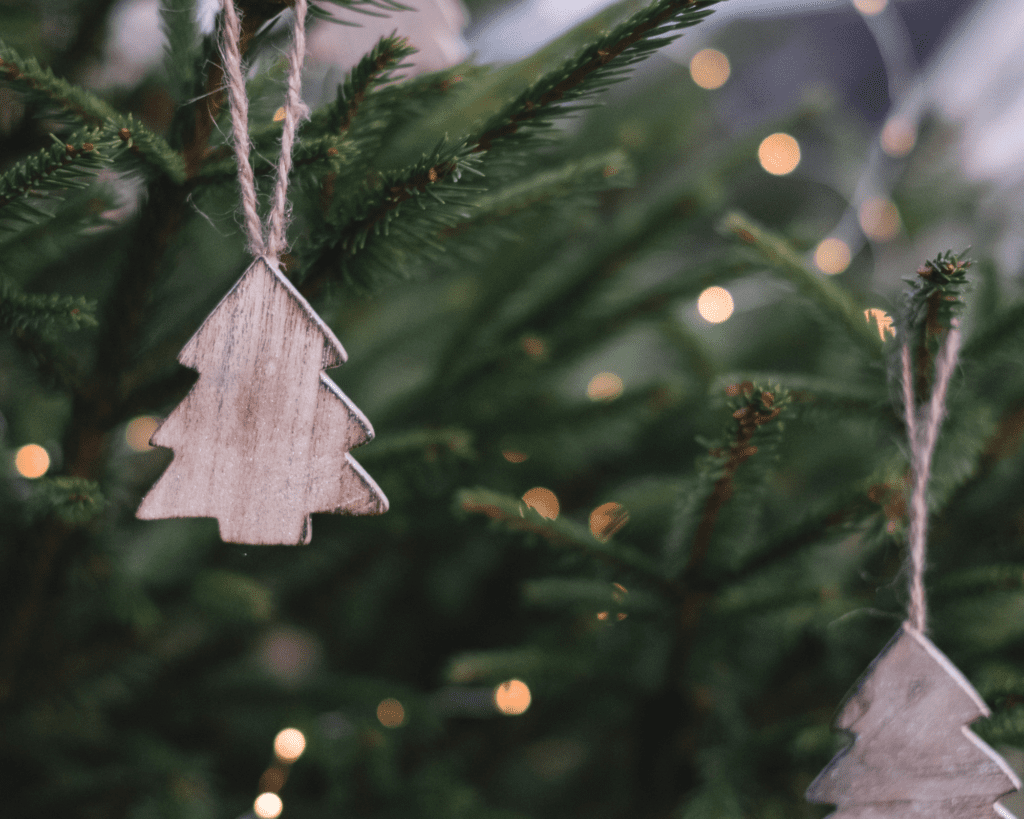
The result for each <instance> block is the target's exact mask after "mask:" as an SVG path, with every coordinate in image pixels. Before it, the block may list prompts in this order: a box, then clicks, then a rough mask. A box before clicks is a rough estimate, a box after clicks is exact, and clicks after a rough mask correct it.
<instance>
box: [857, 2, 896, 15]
mask: <svg viewBox="0 0 1024 819" xmlns="http://www.w3.org/2000/svg"><path fill="white" fill-rule="evenodd" d="M887 5H889V0H853V6H854V8H856V9H857V11H859V12H860V13H861V14H866V15H868V16H869V17H871V16H874V15H875V14H880V13H881V12H882V10H883V9H884V8H885V7H886V6H887Z"/></svg>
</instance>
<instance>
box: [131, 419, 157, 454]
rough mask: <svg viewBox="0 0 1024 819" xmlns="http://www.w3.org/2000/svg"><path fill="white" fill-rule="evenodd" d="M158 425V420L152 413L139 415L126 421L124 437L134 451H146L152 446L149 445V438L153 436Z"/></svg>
mask: <svg viewBox="0 0 1024 819" xmlns="http://www.w3.org/2000/svg"><path fill="white" fill-rule="evenodd" d="M158 426H160V421H159V420H158V419H156V418H154V417H153V416H152V415H140V416H139V417H138V418H133V419H132V420H131V421H129V422H128V426H127V427H125V430H124V439H125V441H127V442H128V446H130V447H131V448H132V449H134V450H135V451H136V452H146V451H147V450H150V449H152V448H153V447H151V446H150V445H149V439H150V438H152V437H153V433H154V432H156V428H157V427H158Z"/></svg>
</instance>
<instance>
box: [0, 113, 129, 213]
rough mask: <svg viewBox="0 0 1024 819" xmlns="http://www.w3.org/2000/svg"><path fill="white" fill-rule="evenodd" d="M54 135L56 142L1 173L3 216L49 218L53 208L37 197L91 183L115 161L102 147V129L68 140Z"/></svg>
mask: <svg viewBox="0 0 1024 819" xmlns="http://www.w3.org/2000/svg"><path fill="white" fill-rule="evenodd" d="M51 139H52V140H53V142H54V144H53V145H50V146H48V147H46V148H42V149H41V150H39V151H38V152H37V153H35V154H33V155H31V156H29V157H27V158H26V159H24V160H22V161H21V162H19V163H17V164H16V165H14V167H12V168H10V169H9V170H8V171H6V172H5V173H4V174H3V175H0V218H3V219H16V220H19V221H22V222H29V223H31V222H34V221H36V220H37V218H39V217H45V218H49V217H50V216H51V214H50V213H49V211H46V210H43V209H41V208H39V207H38V205H36V204H35V200H38V199H39V198H40V197H42V196H45V195H47V194H50V195H53V194H56V193H58V192H61V191H72V190H81V189H82V188H86V187H88V186H89V185H90V184H91V183H92V181H93V180H94V179H95V177H96V174H97V173H99V172H100V171H101V170H102V169H103V168H104V167H106V166H107V165H108V164H109V162H110V161H111V160H110V158H109V156H108V155H105V154H104V153H103V152H101V150H100V148H99V143H100V142H101V140H103V139H104V135H103V132H102V131H100V130H92V131H85V132H83V133H81V134H77V135H75V136H72V137H69V139H68V141H67V142H65V141H62V140H59V139H57V137H55V136H52V135H51Z"/></svg>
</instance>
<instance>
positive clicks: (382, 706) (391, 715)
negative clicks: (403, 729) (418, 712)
mask: <svg viewBox="0 0 1024 819" xmlns="http://www.w3.org/2000/svg"><path fill="white" fill-rule="evenodd" d="M377 719H378V720H379V721H380V724H381V725H383V726H384V727H385V728H397V727H398V726H399V725H401V724H402V723H403V722H405V708H404V707H403V706H402V703H400V702H399V701H398V700H396V699H394V698H393V697H388V698H387V699H386V700H381V701H380V703H379V704H378V705H377Z"/></svg>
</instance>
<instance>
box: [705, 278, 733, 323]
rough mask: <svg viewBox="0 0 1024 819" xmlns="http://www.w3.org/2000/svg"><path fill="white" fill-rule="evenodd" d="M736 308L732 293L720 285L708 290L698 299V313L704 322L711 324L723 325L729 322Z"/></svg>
mask: <svg viewBox="0 0 1024 819" xmlns="http://www.w3.org/2000/svg"><path fill="white" fill-rule="evenodd" d="M735 307H736V305H735V303H734V302H733V300H732V293H730V292H729V291H728V290H726V289H725V288H724V287H719V286H718V285H715V286H714V287H709V288H707V289H706V290H704V291H703V292H702V293H701V294H700V296H698V297H697V312H698V313H700V317H701V318H702V319H704V321H706V322H709V323H711V324H721V323H722V322H723V321H726V320H728V318H729V316H731V315H732V312H733V310H734V309H735Z"/></svg>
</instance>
